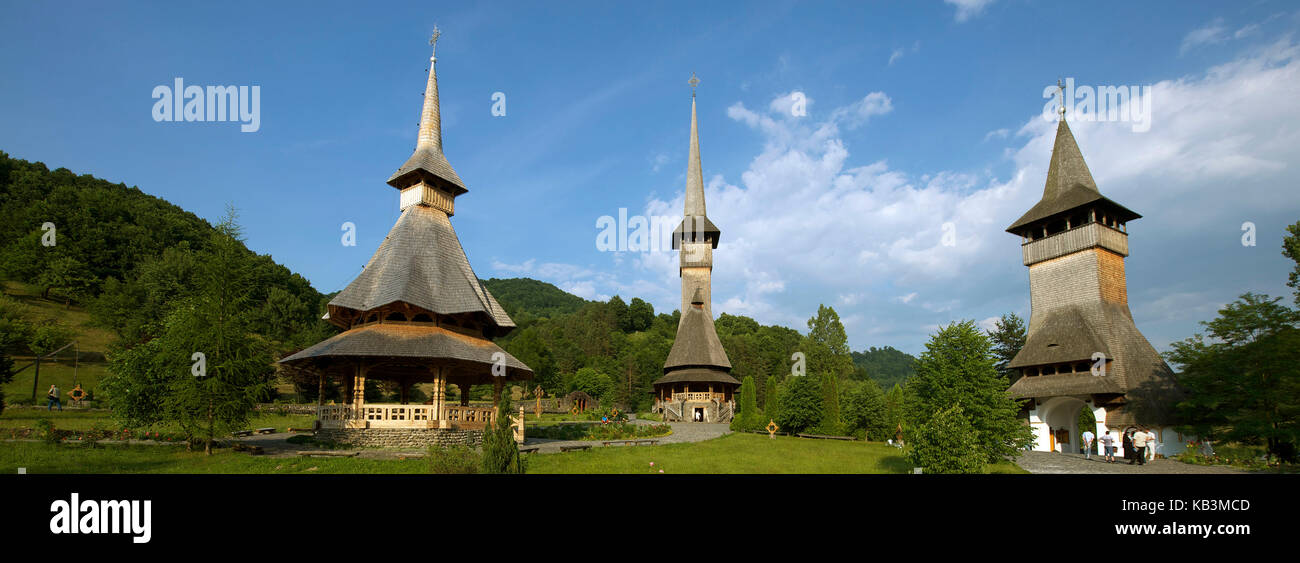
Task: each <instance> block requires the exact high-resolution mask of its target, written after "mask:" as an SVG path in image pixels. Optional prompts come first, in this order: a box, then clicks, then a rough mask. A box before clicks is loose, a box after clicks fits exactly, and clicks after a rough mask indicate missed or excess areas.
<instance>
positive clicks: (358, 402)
mask: <svg viewBox="0 0 1300 563" xmlns="http://www.w3.org/2000/svg"><path fill="white" fill-rule="evenodd" d="M366 371H367V368H366V365H365V364H363V363H358V364H357V374H356V383H354V384H352V399H353V400H352V405H353V406H355V407H356V408H357V409H360V408H361V407H362V406H364V405H365V404H366Z"/></svg>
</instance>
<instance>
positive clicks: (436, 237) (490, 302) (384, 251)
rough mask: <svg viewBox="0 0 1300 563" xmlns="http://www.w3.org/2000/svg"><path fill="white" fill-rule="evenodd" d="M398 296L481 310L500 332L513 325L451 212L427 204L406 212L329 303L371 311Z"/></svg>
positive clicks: (436, 306)
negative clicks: (468, 253) (473, 261)
mask: <svg viewBox="0 0 1300 563" xmlns="http://www.w3.org/2000/svg"><path fill="white" fill-rule="evenodd" d="M399 302H401V303H409V304H411V305H413V306H415V307H419V308H421V309H424V310H426V311H430V312H433V313H438V314H443V315H454V314H458V313H482V315H483V317H484V319H485V320H486V321H487V322H489V323H491V324H492V325H494V326H496V327H497V328H498V329H499V330H498V331H497V332H496V334H497V335H501V334H504V333H506V332H509V331H510V330H511V329H513V328H514V327H515V323H514V321H512V320H510V316H509V315H507V314H506V311H505V309H503V308H501V305H500V304H498V303H497V301H496V299H495V298H493V297H492V294H491V293H489V292H488V290H487V288H485V287H483V284H482V282H480V281H479V279H478V276H476V275H475V274H474V270H473V269H472V268H470V265H469V259H468V258H466V257H465V249H464V248H462V247H461V245H460V240H459V239H458V238H456V231H455V230H454V229H453V228H452V226H451V221H450V219H449V218H448V217H447V214H446V213H443V212H441V211H438V210H436V209H433V208H431V207H427V206H423V205H412V206H410V207H407V208H406V210H405V211H403V212H402V216H401V217H400V218H398V219H397V224H395V225H393V228H392V230H390V231H389V232H388V236H387V237H386V238H385V239H384V242H383V244H380V245H379V250H376V251H375V254H374V256H372V257H371V258H370V262H368V263H367V264H366V269H365V270H364V271H362V272H361V275H358V276H357V277H356V279H354V280H352V283H350V284H348V286H347V287H346V288H344V289H343V291H341V292H339V294H338V295H337V296H335V297H334V299H332V300H330V302H329V304H330V306H332V307H342V308H347V309H353V310H356V311H369V310H373V309H376V308H379V307H382V306H384V305H388V304H391V303H399Z"/></svg>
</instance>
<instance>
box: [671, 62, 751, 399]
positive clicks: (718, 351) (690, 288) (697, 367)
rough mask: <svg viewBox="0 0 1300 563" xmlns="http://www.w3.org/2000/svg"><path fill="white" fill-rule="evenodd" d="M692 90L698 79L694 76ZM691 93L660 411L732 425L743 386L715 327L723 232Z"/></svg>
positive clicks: (674, 237)
mask: <svg viewBox="0 0 1300 563" xmlns="http://www.w3.org/2000/svg"><path fill="white" fill-rule="evenodd" d="M690 84H691V87H692V88H694V86H695V85H696V84H699V79H697V78H695V76H694V75H692V76H691V80H690ZM697 123H698V120H697V119H696V116H695V93H694V92H692V93H691V147H690V154H689V156H688V158H687V164H686V197H685V199H686V204H685V210H684V212H683V214H682V222H681V224H680V225H678V226H677V229H676V230H675V231H673V242H672V244H673V248H676V249H680V251H681V253H680V262H679V264H680V266H679V268H678V273H679V275H680V276H681V278H682V309H681V311H682V317H681V320H680V321H679V323H678V325H677V338H676V339H675V340H673V347H672V350H671V351H670V352H669V353H668V360H667V361H666V362H664V376H663V377H660V378H659V379H657V380H655V382H654V394H655V409H656V410H657V411H659V412H662V413H663V414H664V420H685V421H692V422H731V419H732V417H733V416H734V414H735V410H736V409H735V405H736V403H735V400H736V399H735V394H736V388H737V387H739V386H740V382H739V381H737V380H736V378H735V377H732V376H731V362H730V361H729V360H727V352H726V351H725V350H723V349H722V342H721V341H719V340H718V333H717V332H716V331H715V329H714V327H713V311H712V307H711V306H710V302H711V300H712V292H711V288H710V286H711V278H712V275H713V250H714V249H715V248H717V247H718V237H719V235H721V234H722V233H721V231H719V230H718V227H717V226H715V225H714V224H713V222H712V221H710V220H709V217H708V215H707V214H706V213H705V209H704V173H703V171H702V170H701V168H700V135H699V127H698V125H697Z"/></svg>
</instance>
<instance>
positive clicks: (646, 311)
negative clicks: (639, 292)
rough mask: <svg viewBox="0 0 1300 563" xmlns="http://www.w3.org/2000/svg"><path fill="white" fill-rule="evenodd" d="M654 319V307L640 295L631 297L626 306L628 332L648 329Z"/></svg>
mask: <svg viewBox="0 0 1300 563" xmlns="http://www.w3.org/2000/svg"><path fill="white" fill-rule="evenodd" d="M654 319H655V307H654V305H651V304H649V303H646V302H645V301H643V300H642V299H641V298H640V297H633V298H632V303H631V304H629V305H628V306H627V328H628V332H640V331H643V330H649V329H650V325H651V323H653V322H654Z"/></svg>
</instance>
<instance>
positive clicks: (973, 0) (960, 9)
mask: <svg viewBox="0 0 1300 563" xmlns="http://www.w3.org/2000/svg"><path fill="white" fill-rule="evenodd" d="M943 1H944V3H945V4H952V5H953V6H956V7H957V13H956V14H955V15H954V16H953V17H954V18H956V20H957V21H959V22H964V21H966V20H969V19H971V18H973V17H975V16H978V15H980V14H981V13H983V12H984V8H986V7H988V5H989V4H992V3H993V0H943Z"/></svg>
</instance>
